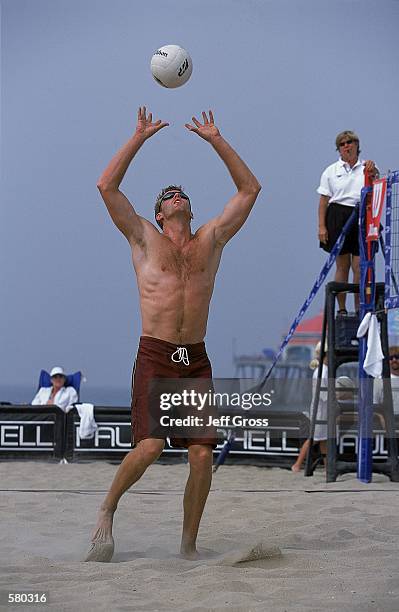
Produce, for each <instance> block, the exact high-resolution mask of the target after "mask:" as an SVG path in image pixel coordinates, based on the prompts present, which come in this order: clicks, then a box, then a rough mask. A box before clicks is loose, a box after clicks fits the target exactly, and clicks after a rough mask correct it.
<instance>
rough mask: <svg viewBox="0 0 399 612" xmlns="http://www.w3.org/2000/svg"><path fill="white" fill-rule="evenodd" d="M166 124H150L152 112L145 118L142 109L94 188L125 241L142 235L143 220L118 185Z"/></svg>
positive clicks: (133, 240)
mask: <svg viewBox="0 0 399 612" xmlns="http://www.w3.org/2000/svg"><path fill="white" fill-rule="evenodd" d="M167 125H169V124H168V123H165V122H162V121H161V120H160V119H158V121H155V122H154V123H153V122H152V113H150V114H149V115H148V117H147V116H146V109H145V106H143V107H140V108H139V110H138V114H137V126H136V131H135V133H134V134H133V136H132V137H131V138H130V139H129V140H128V141H127V143H126V144H125V145H124V146H123V147H122V148H121V149H120V150H119V151H118V153H117V154H116V155H115V156H114V157H113V158H112V160H111V161H110V163H109V164H108V166H107V168H106V169H105V170H104V172H103V173H102V175H101V177H100V178H99V180H98V183H97V187H98V189H99V191H100V193H101V196H102V198H103V200H104V202H105V205H106V207H107V209H108V212H109V214H110V215H111V218H112V220H113V222H114V223H115V225H116V227H117V228H118V229H119V230H120V231H121V232H122V233H123V234H124V235H125V236H126V238H127V239H128V240H129V242H133V243H134V242H138V241H140V240H141V239H142V236H143V219H142V217H140V216H139V215H138V214H137V213H136V211H135V210H134V208H133V206H132V205H131V203H130V202H129V200H128V199H127V197H126V196H125V195H124V194H123V193H122V192H121V191H120V189H119V185H120V184H121V182H122V179H123V177H124V176H125V174H126V170H127V169H128V167H129V165H130V162H131V161H132V159H133V157H134V156H135V155H136V153H137V151H138V150H139V149H140V148H141V147H142V145H143V144H144V142H145V141H146V140H147V139H148V138H150V137H151V136H153V135H154V134H156V132H158V131H159V130H161V129H162V128H164V127H166V126H167Z"/></svg>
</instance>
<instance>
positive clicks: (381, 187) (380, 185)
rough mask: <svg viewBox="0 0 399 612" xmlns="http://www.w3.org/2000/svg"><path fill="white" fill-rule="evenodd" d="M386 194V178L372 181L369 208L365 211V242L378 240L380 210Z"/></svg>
mask: <svg viewBox="0 0 399 612" xmlns="http://www.w3.org/2000/svg"><path fill="white" fill-rule="evenodd" d="M386 193H387V179H386V178H382V179H378V180H376V181H373V192H372V199H371V206H369V207H368V208H367V211H366V223H367V232H366V241H367V242H370V241H371V240H378V238H379V230H380V221H381V215H382V210H383V208H384V204H385V197H386Z"/></svg>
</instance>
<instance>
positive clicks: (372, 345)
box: [356, 312, 384, 378]
mask: <svg viewBox="0 0 399 612" xmlns="http://www.w3.org/2000/svg"><path fill="white" fill-rule="evenodd" d="M367 332H368V333H367ZM366 333H367V353H366V357H365V360H364V364H363V369H364V370H365V372H367V374H369V375H370V376H373V377H374V378H377V377H379V376H381V374H382V360H383V359H384V353H383V352H382V348H381V338H380V332H379V329H378V320H377V316H376V315H375V314H371V312H368V313H366V314H365V316H364V318H363V321H362V322H361V323H360V325H359V329H358V330H357V334H356V335H357V337H358V338H362V337H363V336H364V335H365V334H366Z"/></svg>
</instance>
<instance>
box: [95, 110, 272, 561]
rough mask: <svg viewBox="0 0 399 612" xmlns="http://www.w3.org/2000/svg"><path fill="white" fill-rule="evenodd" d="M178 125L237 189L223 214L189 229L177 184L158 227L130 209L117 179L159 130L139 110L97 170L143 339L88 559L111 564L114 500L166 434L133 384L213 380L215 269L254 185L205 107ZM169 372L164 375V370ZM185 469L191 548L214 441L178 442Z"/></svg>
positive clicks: (158, 214)
mask: <svg viewBox="0 0 399 612" xmlns="http://www.w3.org/2000/svg"><path fill="white" fill-rule="evenodd" d="M202 116H203V123H200V122H199V121H198V120H197V119H196V118H195V117H193V118H192V121H193V123H192V124H186V128H187V129H188V130H190V131H191V132H193V133H195V134H197V135H198V136H200V137H201V138H203V139H204V140H206V141H207V142H209V144H210V145H211V146H212V147H213V149H214V150H215V151H216V153H217V154H218V155H219V157H220V158H221V159H222V160H223V162H224V163H225V164H226V166H227V169H228V170H229V172H230V174H231V177H232V179H233V181H234V183H235V186H236V188H237V192H236V193H235V194H234V195H233V197H232V198H231V199H230V201H229V202H228V203H227V205H226V206H225V208H224V210H223V212H222V213H221V214H220V215H218V216H217V217H215V218H214V219H212V220H211V221H209V222H208V223H206V224H205V225H203V226H202V227H200V228H199V229H198V230H197V232H196V233H195V234H192V232H191V225H190V224H191V219H192V218H193V215H192V212H191V204H190V201H189V198H188V196H186V195H185V194H184V193H183V191H182V189H181V187H180V186H179V187H177V186H169V187H167V188H166V189H163V190H162V192H161V194H160V195H159V196H158V198H157V202H156V206H155V219H156V221H157V223H158V225H159V226H160V227H161V228H162V233H161V232H160V231H159V230H158V229H157V228H156V227H155V226H154V225H153V224H152V223H150V222H149V221H147V220H146V219H144V218H143V217H141V216H140V215H138V214H137V213H136V211H135V210H134V208H133V206H132V205H131V204H130V202H129V201H128V199H127V198H126V196H125V195H124V194H123V193H122V192H121V191H120V190H119V185H120V184H121V182H122V179H123V177H124V175H125V173H126V171H127V169H128V167H129V165H130V163H131V161H132V159H133V158H134V156H135V155H136V153H137V152H138V150H139V149H140V148H141V147H142V145H143V144H144V142H145V141H146V140H147V139H148V138H150V137H151V136H153V135H154V134H156V133H157V132H159V131H160V130H161V129H163V128H164V127H166V126H167V125H168V123H165V122H162V121H161V120H160V119H159V120H158V121H155V122H153V120H152V114H151V113H149V114H148V115H147V113H146V109H145V107H142V108H139V111H138V119H137V127H136V131H135V133H134V134H133V136H132V137H131V138H130V139H129V140H128V142H127V143H126V144H125V145H124V146H123V147H122V149H121V150H120V151H119V152H118V153H117V154H116V155H115V157H114V158H113V159H112V161H111V162H110V164H109V165H108V167H107V168H106V170H105V171H104V172H103V174H102V176H101V178H100V180H99V182H98V189H99V191H100V193H101V196H102V198H103V200H104V202H105V204H106V206H107V208H108V211H109V213H110V215H111V217H112V220H113V221H114V223H115V225H116V226H117V228H118V229H119V230H120V231H121V232H122V233H123V234H124V235H125V236H126V238H127V240H128V241H129V243H130V245H131V247H132V257H133V265H134V269H135V272H136V276H137V283H138V288H139V294H140V304H141V315H142V336H141V339H140V345H139V350H138V353H137V359H136V364H135V372H134V380H133V381H132V382H133V383H134V384H133V393H132V423H133V443H134V444H135V447H134V449H133V450H132V451H130V452H129V453H128V454H127V455H126V457H125V458H124V460H123V462H122V463H121V465H120V466H119V468H118V471H117V473H116V475H115V478H114V480H113V482H112V485H111V488H110V490H109V492H108V494H107V496H106V498H105V500H104V501H103V503H102V505H101V507H100V510H99V514H98V521H97V525H96V527H95V530H94V533H93V537H92V544H91V549H90V551H89V554H88V556H87V558H86V561H110V560H111V558H112V555H113V551H114V541H113V538H112V523H113V516H114V513H115V510H116V508H117V505H118V501H119V499H120V497H121V496H122V494H123V493H124V492H125V491H126V490H127V489H129V487H131V486H132V485H133V484H134V483H135V482H136V481H137V480H138V479H139V478H140V477H141V476H142V475H143V474H144V472H145V470H146V469H147V467H148V466H149V465H151V464H152V463H153V462H154V461H155V460H156V459H157V458H158V457H159V456H160V454H161V453H162V450H163V448H164V440H163V439H158V438H157V437H156V436H155V437H152V436H151V431H150V430H149V429H148V425H147V420H148V419H147V416H148V415H146V410H147V409H148V406H147V405H146V393H145V391H141V392H139V391H137V387H138V386H141V387H142V385H143V380H145V381H146V382H148V380H149V379H150V378H153V377H157V376H159V377H170V378H174V377H176V378H179V377H187V378H188V377H190V378H195V377H199V378H201V377H202V378H211V377H212V372H211V368H210V363H209V360H208V357H207V355H206V352H205V345H204V342H203V340H204V337H205V333H206V326H207V320H208V311H209V303H210V300H211V296H212V292H213V286H214V281H215V276H216V272H217V270H218V267H219V262H220V257H221V254H222V251H223V247H224V246H225V244H226V243H227V242H228V241H229V240H230V238H232V237H233V236H234V234H236V233H237V232H238V230H239V229H240V228H241V226H242V225H243V224H244V222H245V220H246V218H247V217H248V215H249V213H250V211H251V209H252V207H253V205H254V203H255V200H256V198H257V196H258V194H259V191H260V189H261V187H260V185H259V183H258V181H257V180H256V178H255V176H254V175H253V174H252V172H251V171H250V170H249V168H248V167H247V166H246V165H245V163H244V162H243V161H242V159H240V157H239V156H238V155H237V153H236V152H235V151H234V149H232V147H231V146H230V145H229V144H228V143H227V142H226V140H225V139H224V138H223V137H222V136H221V134H220V132H219V130H218V128H217V127H216V125H215V123H214V119H213V114H212V111H209V113H208V115H207V114H206V113H204V112H203V113H202ZM169 372H170V373H169ZM183 444H184V445H185V446H186V447H187V448H188V461H189V465H190V473H189V477H188V480H187V484H186V488H185V493H184V501H183V508H184V520H183V532H182V539H181V547H180V551H181V554H182V555H183V556H184V557H186V558H189V559H195V558H196V557H197V555H198V553H197V550H196V539H197V533H198V527H199V523H200V520H201V516H202V513H203V510H204V506H205V502H206V499H207V497H208V493H209V489H210V485H211V473H212V446H215V444H214V440H212V439H209V440H207V439H197V440H186V441H185V442H183Z"/></svg>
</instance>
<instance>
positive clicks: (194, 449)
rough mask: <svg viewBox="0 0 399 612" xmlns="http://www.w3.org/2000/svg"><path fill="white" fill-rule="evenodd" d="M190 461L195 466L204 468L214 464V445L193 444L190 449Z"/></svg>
mask: <svg viewBox="0 0 399 612" xmlns="http://www.w3.org/2000/svg"><path fill="white" fill-rule="evenodd" d="M188 461H189V463H190V466H191V467H193V468H199V469H200V468H204V467H208V466H209V465H212V447H211V446H209V445H206V444H191V445H190V447H189V449H188Z"/></svg>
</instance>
